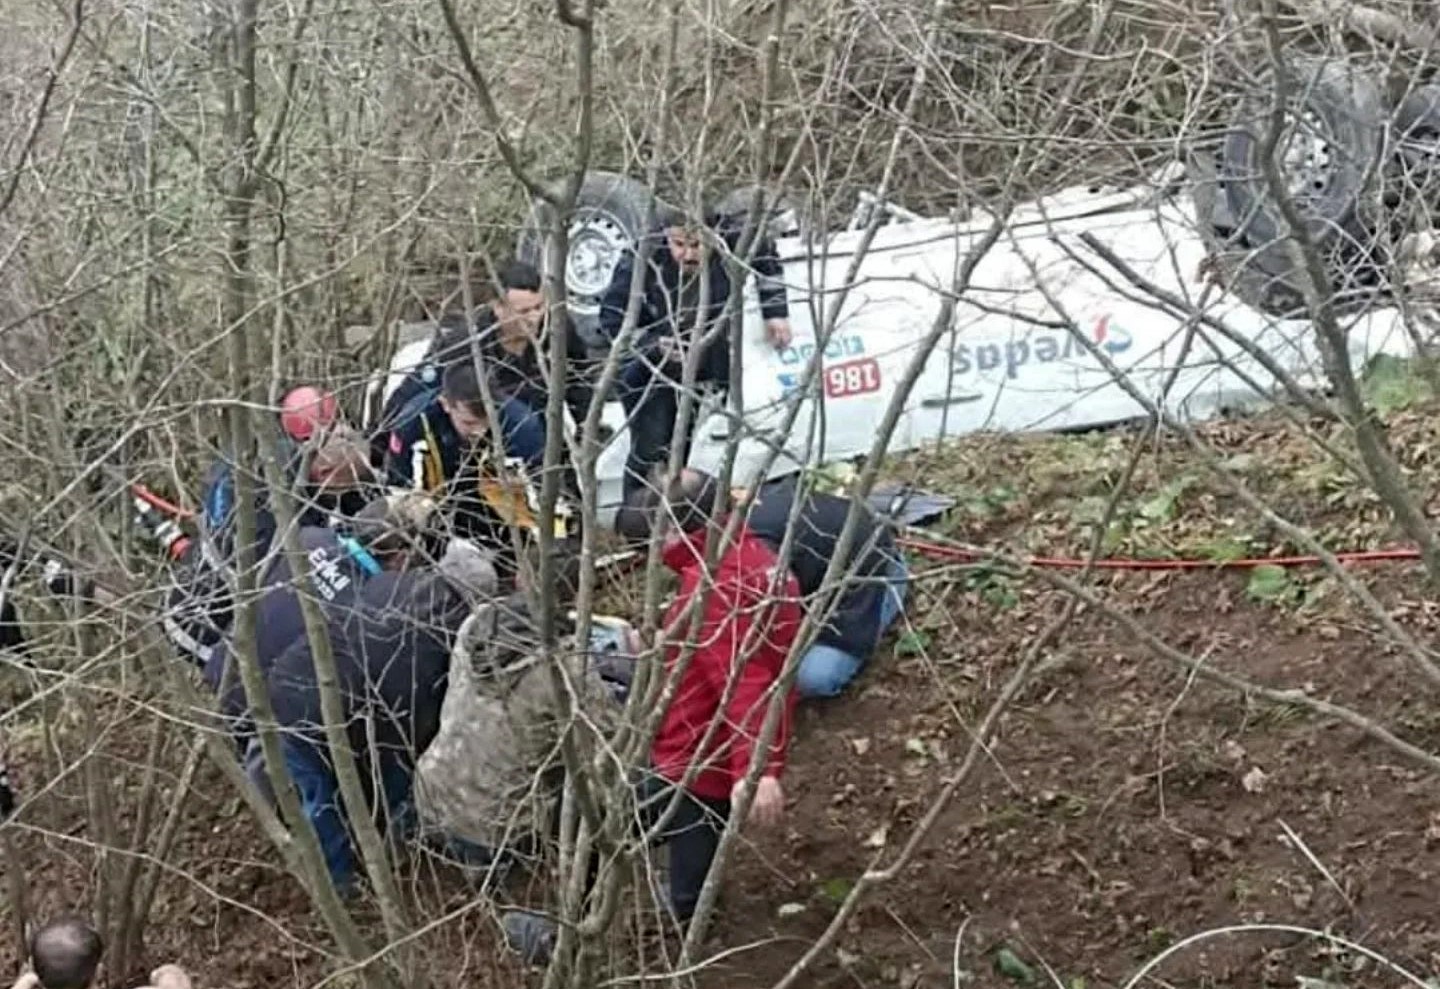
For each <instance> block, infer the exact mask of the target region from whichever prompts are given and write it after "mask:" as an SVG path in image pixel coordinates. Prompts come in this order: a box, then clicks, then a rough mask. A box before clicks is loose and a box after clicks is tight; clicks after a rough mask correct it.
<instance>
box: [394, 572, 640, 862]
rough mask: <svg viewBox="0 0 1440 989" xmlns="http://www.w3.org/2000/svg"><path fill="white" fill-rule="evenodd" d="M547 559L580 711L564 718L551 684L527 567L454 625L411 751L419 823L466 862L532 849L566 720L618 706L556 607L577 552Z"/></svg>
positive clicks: (544, 818) (543, 824) (597, 725)
mask: <svg viewBox="0 0 1440 989" xmlns="http://www.w3.org/2000/svg"><path fill="white" fill-rule="evenodd" d="M554 559H555V567H554V569H555V582H554V589H553V593H554V595H555V598H556V600H555V614H556V615H557V616H559V618H560V621H559V625H560V627H559V628H557V630H556V631H557V636H558V642H559V648H560V652H559V653H558V654H557V660H558V662H559V663H561V664H562V665H563V667H564V673H563V675H564V678H565V682H566V683H567V684H570V685H572V686H573V689H574V691H575V701H574V702H575V703H576V704H577V705H578V707H579V710H580V711H581V712H583V713H581V714H580V715H579V717H578V718H576V719H573V720H572V717H571V714H572V708H571V703H572V701H571V696H570V694H569V693H568V692H565V693H561V694H557V692H556V688H555V680H554V671H553V670H552V669H551V668H550V666H549V664H547V663H546V662H545V661H544V659H543V657H542V656H541V655H540V643H541V638H540V632H539V629H538V626H537V622H536V618H535V616H534V615H533V614H532V612H531V601H532V595H531V591H530V590H529V589H528V587H526V586H525V584H526V583H527V581H528V578H527V580H522V586H521V587H520V588H519V589H517V590H516V591H515V593H513V594H511V595H509V596H508V597H506V598H503V599H499V600H496V601H493V602H486V603H482V604H481V605H480V606H479V607H478V608H477V609H476V610H475V612H474V613H473V614H471V615H470V617H469V618H467V619H466V620H465V623H464V625H462V626H461V628H460V632H459V634H458V635H457V636H456V641H455V651H454V653H452V655H451V659H450V679H449V684H448V686H447V688H446V693H445V703H444V706H443V707H442V708H441V712H440V731H439V734H437V735H436V736H435V740H434V741H433V742H432V743H431V744H430V747H429V748H427V749H426V750H425V753H424V755H422V756H421V757H420V762H419V766H418V770H417V776H416V786H415V797H416V808H417V810H418V811H419V815H420V822H421V825H422V827H423V828H424V829H425V831H426V832H428V833H429V834H431V835H434V836H435V837H436V838H438V839H439V840H438V842H437V844H440V845H441V846H442V847H443V848H445V849H446V850H447V851H449V852H450V853H452V854H454V855H455V856H456V857H458V858H459V859H460V860H461V862H462V863H463V864H465V865H469V866H487V865H489V864H490V863H491V862H492V861H494V860H495V858H496V857H497V853H499V852H501V851H502V850H503V851H505V852H507V853H511V854H517V853H518V854H525V853H527V852H530V851H533V850H534V849H535V848H536V847H537V846H538V844H539V841H540V839H541V836H543V835H545V834H547V833H549V831H550V827H549V823H548V822H549V821H550V815H551V813H552V811H553V810H554V805H555V802H556V800H557V798H558V795H559V788H560V785H561V782H562V780H563V775H564V766H563V764H562V763H561V760H560V741H561V739H562V738H563V736H564V735H565V733H566V732H567V731H571V730H582V731H590V732H596V733H598V734H600V735H601V736H604V735H605V734H606V733H607V732H608V731H609V728H610V727H611V725H612V723H613V720H614V717H615V715H616V714H617V713H618V711H619V706H618V701H619V694H620V692H619V691H616V690H614V689H612V687H611V686H610V685H609V684H607V683H606V682H605V679H604V673H603V672H602V671H604V670H605V668H604V667H602V666H601V665H599V664H597V663H595V662H592V660H591V656H590V655H589V651H588V650H582V649H578V648H577V646H576V643H575V641H574V638H573V633H574V626H573V624H572V623H571V622H570V621H569V620H568V618H565V617H564V616H565V614H566V612H567V610H568V609H569V607H570V606H571V604H572V603H573V601H574V597H575V593H576V591H577V590H578V588H579V584H580V558H579V556H578V554H575V553H569V552H564V551H561V552H559V553H557V554H556V555H555V558H554ZM537 562H538V561H537ZM534 572H535V571H534V570H533V569H532V568H525V569H523V570H522V574H533V573H534ZM611 669H614V668H613V667H611ZM621 676H622V677H623V674H621ZM581 726H584V727H581ZM537 780H539V781H540V783H539V785H537V783H536V781H537Z"/></svg>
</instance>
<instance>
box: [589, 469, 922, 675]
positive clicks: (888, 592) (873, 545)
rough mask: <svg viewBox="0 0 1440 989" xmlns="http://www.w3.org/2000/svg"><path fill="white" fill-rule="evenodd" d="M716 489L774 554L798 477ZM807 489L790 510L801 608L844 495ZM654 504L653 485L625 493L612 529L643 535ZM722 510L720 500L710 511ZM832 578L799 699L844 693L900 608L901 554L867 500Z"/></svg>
mask: <svg viewBox="0 0 1440 989" xmlns="http://www.w3.org/2000/svg"><path fill="white" fill-rule="evenodd" d="M706 479H709V480H712V481H713V478H709V476H708V475H706V474H705V473H704V472H702V471H697V470H693V469H690V468H685V469H684V470H682V471H681V484H682V485H684V486H686V487H687V488H691V489H694V490H701V489H702V488H704V484H703V482H704V481H705V480H706ZM714 490H716V491H717V495H716V500H718V501H722V502H723V501H729V500H733V501H734V502H735V503H736V504H735V510H736V511H740V512H744V513H745V523H746V525H747V526H748V527H749V528H750V530H751V531H752V532H754V533H755V534H756V535H757V536H759V537H760V538H761V539H763V540H765V541H766V542H767V543H769V544H770V545H771V546H773V547H774V548H775V551H776V552H777V553H778V552H780V548H781V544H782V543H783V541H784V539H785V531H786V529H787V528H788V527H789V525H790V519H791V515H792V513H793V511H794V506H795V500H796V499H797V498H799V497H800V496H801V492H800V476H799V475H791V476H789V477H785V478H780V479H778V480H774V481H770V482H768V483H766V484H763V485H761V486H760V487H759V488H757V489H755V490H754V491H751V492H747V491H743V490H736V491H732V492H731V494H730V497H729V498H728V499H727V498H725V497H724V496H723V495H721V494H719V493H718V491H719V489H718V487H717V488H715V489H714ZM806 495H807V497H806V500H805V502H804V504H803V505H801V506H800V510H799V513H798V514H796V515H795V533H794V536H793V538H792V539H791V540H790V557H789V561H788V562H789V565H790V571H791V572H792V573H793V574H794V575H795V580H796V582H798V583H799V585H800V593H801V594H803V595H804V597H805V600H806V604H807V606H808V607H811V608H815V607H819V606H821V604H822V603H823V602H822V600H821V591H822V589H823V588H824V584H823V580H824V577H825V571H826V570H827V569H828V568H829V566H830V560H831V558H832V557H834V556H835V551H836V548H837V544H838V542H839V539H840V533H841V531H842V530H843V529H844V527H845V519H846V518H847V517H848V516H849V513H850V500H849V499H847V498H840V497H837V496H836V495H830V494H822V493H819V492H815V491H808V492H806ZM660 510H661V497H660V495H659V493H658V492H657V491H655V490H654V489H653V487H652V488H642V489H640V490H638V491H636V492H634V493H632V495H631V496H630V497H628V498H626V500H625V505H624V507H622V508H621V510H620V513H619V514H618V515H617V517H616V521H615V525H616V529H617V530H618V531H619V532H620V534H621V535H623V536H625V537H627V538H630V539H646V538H648V537H649V533H650V531H651V519H652V517H653V515H654V513H656V512H657V511H660ZM725 510H726V506H725V505H724V504H720V505H715V506H713V508H712V509H711V512H710V513H711V514H719V513H721V512H723V511H725ZM837 576H838V578H839V580H841V581H843V582H844V583H843V586H842V588H841V590H840V592H839V594H838V595H837V596H836V598H835V601H834V605H833V607H832V608H831V609H830V610H829V612H828V613H827V614H826V615H824V616H823V618H824V624H823V625H822V626H821V628H820V630H819V632H818V633H817V635H816V637H815V640H814V641H813V642H812V643H811V645H810V648H809V649H808V650H806V652H805V655H804V656H803V657H802V658H801V660H800V671H799V673H798V675H797V677H796V680H795V687H796V689H797V690H798V691H799V693H800V696H801V697H834V696H836V695H837V694H839V693H840V692H841V691H843V690H844V689H845V687H846V686H847V685H848V684H849V683H850V681H852V680H854V679H855V677H856V676H858V675H859V673H860V671H861V670H863V669H864V668H865V664H866V663H867V662H868V661H869V659H870V656H871V655H872V654H873V653H874V652H875V648H876V647H877V646H878V645H879V643H880V639H881V638H882V637H883V636H884V635H885V632H886V630H888V629H889V628H890V626H891V625H893V624H894V623H895V619H896V618H898V617H899V615H900V611H901V609H902V607H903V606H904V601H905V591H906V587H907V585H908V583H909V570H908V569H907V567H906V565H905V557H904V555H903V554H902V553H901V552H900V551H899V549H898V547H896V545H895V536H894V533H893V532H892V531H891V529H890V527H889V525H887V524H886V522H885V521H884V520H883V519H880V518H878V517H877V516H876V515H875V514H874V513H873V512H871V511H870V510H869V508H868V507H866V506H862V507H861V514H860V518H859V519H858V520H857V521H856V525H855V529H854V532H853V533H852V535H851V538H850V549H849V553H848V554H847V558H846V561H845V564H844V568H843V569H841V570H839V571H838V573H837Z"/></svg>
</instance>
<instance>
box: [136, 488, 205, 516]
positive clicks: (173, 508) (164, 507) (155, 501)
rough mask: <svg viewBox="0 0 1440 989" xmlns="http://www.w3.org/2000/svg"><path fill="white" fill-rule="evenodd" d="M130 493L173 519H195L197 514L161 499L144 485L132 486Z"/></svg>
mask: <svg viewBox="0 0 1440 989" xmlns="http://www.w3.org/2000/svg"><path fill="white" fill-rule="evenodd" d="M130 491H131V493H132V494H134V495H135V497H136V498H139V499H140V500H141V501H144V502H147V503H149V504H150V505H152V506H154V507H155V508H157V509H159V510H160V511H162V512H164V513H165V514H166V515H169V516H170V517H171V518H177V519H188V518H191V517H193V516H194V514H195V513H194V512H192V511H190V510H189V509H188V508H181V507H180V506H179V505H176V504H175V503H173V502H170V501H166V500H165V499H164V498H162V497H160V496H159V495H157V494H156V493H155V492H154V491H151V490H150V489H149V488H147V487H146V486H145V485H143V484H135V485H131V487H130Z"/></svg>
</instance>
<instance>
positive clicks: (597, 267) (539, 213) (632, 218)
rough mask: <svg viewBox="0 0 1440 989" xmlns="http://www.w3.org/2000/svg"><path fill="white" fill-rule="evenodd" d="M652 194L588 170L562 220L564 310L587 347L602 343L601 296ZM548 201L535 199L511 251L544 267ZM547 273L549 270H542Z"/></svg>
mask: <svg viewBox="0 0 1440 989" xmlns="http://www.w3.org/2000/svg"><path fill="white" fill-rule="evenodd" d="M654 198H655V197H654V196H653V195H652V194H651V192H650V190H649V189H647V188H646V187H645V186H644V185H643V184H641V183H640V182H637V181H635V180H634V179H631V178H628V177H626V176H624V175H620V174H617V173H615V172H598V171H597V172H587V173H586V174H585V178H584V181H583V182H581V184H580V193H579V195H578V196H577V197H576V200H575V209H574V211H573V212H572V213H571V215H570V217H569V220H568V222H567V223H566V224H565V229H566V234H567V236H568V237H569V241H570V244H569V248H570V249H569V252H568V254H567V256H566V258H565V294H566V300H565V301H566V309H567V310H568V312H569V314H570V322H571V325H572V326H573V327H574V329H575V332H577V333H579V334H580V337H581V339H583V340H584V341H585V344H586V346H587V347H590V348H603V347H604V346H605V341H604V339H603V338H602V337H601V335H600V331H599V326H600V300H601V299H602V298H603V297H604V295H605V290H606V289H607V288H609V287H610V279H611V276H612V275H614V273H615V268H616V267H617V266H618V265H619V263H620V260H621V258H623V257H624V256H625V253H626V252H627V251H632V250H634V249H635V248H636V246H637V245H639V243H640V241H641V239H642V237H643V235H644V229H643V227H644V223H645V217H646V214H647V213H648V212H650V209H651V203H652V202H653V201H654ZM549 209H550V207H549V204H547V203H545V202H544V201H543V200H537V201H536V202H534V203H532V204H531V207H530V215H529V216H528V217H527V218H526V221H525V225H524V226H523V227H522V228H521V230H520V236H519V238H518V239H517V241H516V245H515V255H516V257H517V258H518V259H519V260H521V261H525V262H528V263H529V264H533V265H535V266H536V267H537V268H539V269H541V270H542V271H545V266H544V261H545V253H546V252H545V217H546V213H547V212H548V210H549ZM547 274H548V272H547Z"/></svg>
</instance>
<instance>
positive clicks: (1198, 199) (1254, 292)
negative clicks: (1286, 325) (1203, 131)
mask: <svg viewBox="0 0 1440 989" xmlns="http://www.w3.org/2000/svg"><path fill="white" fill-rule="evenodd" d="M1223 153H1224V149H1223V147H1222V146H1221V145H1220V144H1218V143H1215V144H1208V145H1204V146H1196V147H1192V148H1189V149H1187V151H1186V155H1185V176H1186V180H1187V181H1186V185H1187V186H1188V187H1189V190H1190V197H1191V200H1192V201H1193V202H1194V204H1195V224H1196V228H1197V231H1198V233H1199V235H1200V240H1201V241H1202V242H1203V243H1204V244H1205V250H1206V253H1207V254H1208V255H1209V257H1210V259H1211V261H1212V263H1213V264H1214V265H1215V266H1216V269H1217V272H1218V273H1219V274H1220V275H1221V281H1222V283H1223V284H1224V285H1225V286H1226V287H1227V289H1228V290H1229V291H1231V292H1233V293H1234V294H1235V296H1236V297H1237V298H1239V299H1241V300H1242V301H1243V302H1245V303H1246V304H1248V305H1251V306H1254V307H1255V308H1256V309H1259V310H1260V311H1261V312H1266V313H1270V314H1271V315H1277V316H1284V315H1289V314H1292V313H1294V312H1295V311H1296V310H1297V309H1299V308H1301V307H1302V306H1303V304H1304V295H1303V292H1302V290H1301V283H1300V282H1299V281H1297V280H1296V279H1295V278H1294V277H1293V274H1294V273H1293V272H1292V271H1291V270H1290V265H1289V263H1288V261H1287V259H1286V257H1285V254H1284V248H1283V246H1282V245H1280V244H1270V245H1267V246H1263V247H1260V248H1256V247H1254V246H1253V245H1251V244H1249V243H1248V242H1246V240H1245V238H1244V236H1243V235H1242V233H1241V232H1240V230H1239V224H1238V223H1237V222H1236V220H1235V217H1234V215H1233V214H1232V213H1231V212H1230V205H1229V202H1228V200H1227V198H1226V195H1225V189H1224V186H1223V184H1222V181H1221V179H1220V164H1221V156H1222V155H1223Z"/></svg>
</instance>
